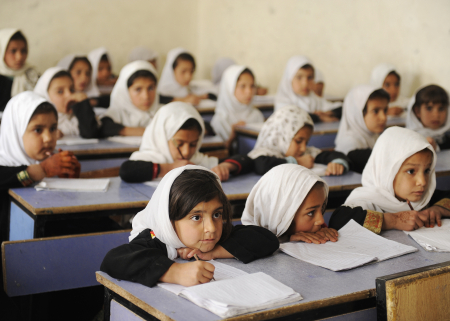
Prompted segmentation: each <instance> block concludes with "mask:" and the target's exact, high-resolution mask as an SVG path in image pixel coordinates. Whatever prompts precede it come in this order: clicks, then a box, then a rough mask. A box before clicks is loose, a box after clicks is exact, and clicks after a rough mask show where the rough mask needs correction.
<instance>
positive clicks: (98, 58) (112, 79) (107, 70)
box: [88, 47, 117, 94]
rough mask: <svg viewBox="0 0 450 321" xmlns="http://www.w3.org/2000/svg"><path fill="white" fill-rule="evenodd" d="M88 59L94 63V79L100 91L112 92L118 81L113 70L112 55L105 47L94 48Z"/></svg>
mask: <svg viewBox="0 0 450 321" xmlns="http://www.w3.org/2000/svg"><path fill="white" fill-rule="evenodd" d="M88 59H89V61H90V62H91V65H92V81H93V82H95V83H96V85H97V88H98V90H99V93H107V94H109V93H110V92H111V89H109V90H108V88H111V87H112V86H114V84H115V83H116V81H117V77H116V76H114V75H113V74H112V72H111V70H112V66H111V65H112V62H111V56H110V54H109V53H108V50H107V49H106V48H105V47H100V48H97V49H94V50H92V51H91V52H90V53H89V55H88Z"/></svg>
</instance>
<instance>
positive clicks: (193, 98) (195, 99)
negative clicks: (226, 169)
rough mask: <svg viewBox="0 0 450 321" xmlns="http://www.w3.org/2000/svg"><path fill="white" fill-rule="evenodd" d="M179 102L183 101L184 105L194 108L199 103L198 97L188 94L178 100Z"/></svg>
mask: <svg viewBox="0 0 450 321" xmlns="http://www.w3.org/2000/svg"><path fill="white" fill-rule="evenodd" d="M180 100H181V101H184V102H186V103H190V104H192V105H194V106H197V105H198V104H199V103H200V97H198V96H196V95H194V94H189V95H187V96H186V97H184V98H182V99H180Z"/></svg>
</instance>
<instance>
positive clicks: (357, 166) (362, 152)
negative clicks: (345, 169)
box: [347, 148, 372, 174]
mask: <svg viewBox="0 0 450 321" xmlns="http://www.w3.org/2000/svg"><path fill="white" fill-rule="evenodd" d="M370 154H372V149H371V148H366V149H355V150H352V151H350V152H348V154H347V157H348V158H349V159H350V161H351V165H350V170H352V171H354V172H357V173H360V174H361V173H362V172H363V170H364V167H366V164H367V162H368V161H369V157H370Z"/></svg>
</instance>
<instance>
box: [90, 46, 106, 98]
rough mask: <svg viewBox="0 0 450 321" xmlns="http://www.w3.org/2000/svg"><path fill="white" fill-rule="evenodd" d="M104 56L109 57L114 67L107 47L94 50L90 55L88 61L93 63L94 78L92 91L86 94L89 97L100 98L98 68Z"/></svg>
mask: <svg viewBox="0 0 450 321" xmlns="http://www.w3.org/2000/svg"><path fill="white" fill-rule="evenodd" d="M103 55H106V56H107V57H108V61H109V63H110V64H111V66H112V59H111V56H110V54H109V53H108V50H107V49H106V48H105V47H100V48H97V49H94V50H92V51H91V52H90V53H89V55H88V59H89V61H90V62H91V66H92V78H91V83H92V88H91V89H90V91H88V92H87V93H86V94H87V95H88V97H98V96H100V90H99V89H98V87H97V76H98V66H99V65H100V60H101V59H102V56H103Z"/></svg>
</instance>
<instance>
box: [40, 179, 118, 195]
mask: <svg viewBox="0 0 450 321" xmlns="http://www.w3.org/2000/svg"><path fill="white" fill-rule="evenodd" d="M109 182H110V180H109V178H44V179H43V180H42V181H41V182H40V183H39V184H37V185H36V186H35V187H34V188H35V189H36V190H37V191H64V192H106V191H107V190H108V186H109Z"/></svg>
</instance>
